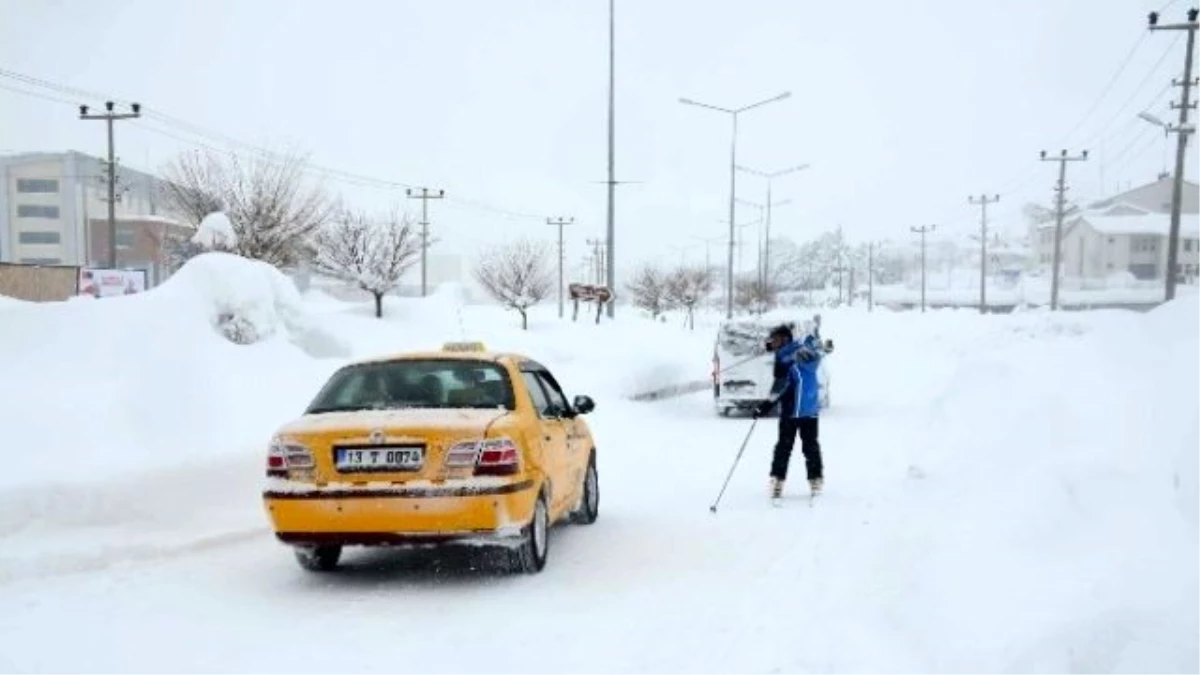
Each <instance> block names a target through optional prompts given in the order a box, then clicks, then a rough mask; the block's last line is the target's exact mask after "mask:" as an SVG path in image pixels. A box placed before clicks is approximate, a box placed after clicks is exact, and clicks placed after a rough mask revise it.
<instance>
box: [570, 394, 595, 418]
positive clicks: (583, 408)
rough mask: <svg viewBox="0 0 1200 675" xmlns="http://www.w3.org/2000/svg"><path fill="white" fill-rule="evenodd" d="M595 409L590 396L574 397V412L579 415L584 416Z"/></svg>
mask: <svg viewBox="0 0 1200 675" xmlns="http://www.w3.org/2000/svg"><path fill="white" fill-rule="evenodd" d="M595 409H596V402H595V401H593V400H592V397H591V396H576V397H575V412H577V413H579V414H580V415H586V414H588V413H590V412H592V411H593V410H595Z"/></svg>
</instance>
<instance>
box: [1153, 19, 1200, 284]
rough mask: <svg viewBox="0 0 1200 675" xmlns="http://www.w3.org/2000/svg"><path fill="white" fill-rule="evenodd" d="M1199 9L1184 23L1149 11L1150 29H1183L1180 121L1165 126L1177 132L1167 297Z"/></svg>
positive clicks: (1173, 270) (1175, 258)
mask: <svg viewBox="0 0 1200 675" xmlns="http://www.w3.org/2000/svg"><path fill="white" fill-rule="evenodd" d="M1198 13H1200V10H1197V8H1195V7H1193V8H1192V9H1189V10H1188V12H1187V18H1188V20H1187V23H1176V24H1168V25H1165V26H1160V25H1158V12H1150V30H1152V31H1153V30H1186V31H1187V34H1188V35H1187V51H1186V53H1185V55H1184V61H1183V81H1182V82H1181V81H1179V80H1172V81H1171V84H1173V85H1175V86H1179V87H1182V88H1183V95H1182V97H1181V99H1182V100H1181V102H1180V103H1175V102H1174V101H1172V102H1171V108H1173V109H1177V110H1179V123H1178V124H1176V125H1174V126H1173V127H1168V128H1167V131H1168V132H1174V133H1176V134H1177V135H1178V139H1177V141H1176V146H1175V176H1174V180H1173V184H1172V187H1171V232H1170V235H1169V236H1168V237H1167V270H1166V271H1167V274H1166V276H1167V285H1166V292H1165V295H1166V299H1167V300H1173V299H1175V282H1176V274H1177V268H1178V267H1179V221H1180V213H1181V210H1182V206H1183V167H1184V155H1185V153H1186V151H1187V137H1188V135H1189V134H1192V133H1195V131H1196V128H1195V125H1192V124H1188V110H1191V109H1193V108H1195V107H1196V104H1195V103H1192V102H1191V93H1192V87H1193V86H1195V85H1196V84H1197V83H1196V82H1195V81H1193V80H1192V59H1193V54H1195V48H1196V27H1197V22H1196V16H1197V14H1198Z"/></svg>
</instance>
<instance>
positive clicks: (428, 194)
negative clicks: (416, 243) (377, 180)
mask: <svg viewBox="0 0 1200 675" xmlns="http://www.w3.org/2000/svg"><path fill="white" fill-rule="evenodd" d="M420 190H421V193H420V194H417V193H416V192H415V191H414V190H413V189H412V188H407V189H406V190H405V191H404V193H405V194H407V195H408V198H409V199H420V200H421V297H422V298H423V297H425V295H426V293H427V290H426V279H427V278H428V276H427V268H426V265H425V257H426V254H427V252H428V251H429V200H430V199H443V198H444V197H445V196H446V191H445V190H438V191H437V192H434V191H432V190H430V189H429V188H425V187H423V188H420Z"/></svg>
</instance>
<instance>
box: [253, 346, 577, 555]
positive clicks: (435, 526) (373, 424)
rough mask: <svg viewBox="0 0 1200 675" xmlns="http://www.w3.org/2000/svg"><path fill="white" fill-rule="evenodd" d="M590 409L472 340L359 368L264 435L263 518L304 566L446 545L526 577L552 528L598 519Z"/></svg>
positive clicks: (536, 368)
mask: <svg viewBox="0 0 1200 675" xmlns="http://www.w3.org/2000/svg"><path fill="white" fill-rule="evenodd" d="M593 409H595V403H594V402H593V401H592V399H591V398H589V397H587V396H576V397H575V398H574V399H573V400H572V401H571V402H568V400H567V396H566V394H565V393H563V389H562V387H561V385H560V384H559V382H558V380H557V379H555V377H554V376H553V375H552V374H551V373H550V371H549V370H548V369H547V368H546V367H545V366H543V365H541V364H540V363H538V362H537V361H534V360H532V359H530V358H527V357H525V356H522V355H519V354H509V353H494V352H489V351H486V348H485V347H484V346H483V345H482V344H480V343H450V344H447V345H445V346H444V347H443V349H442V350H441V351H433V352H420V353H407V354H400V355H396V356H391V357H386V358H376V359H370V360H363V361H357V362H354V363H351V364H349V365H346V366H344V367H342V368H341V369H339V370H338V371H337V372H335V373H334V374H333V375H332V376H331V377H330V378H329V380H328V381H327V382H326V383H325V385H324V387H322V389H321V390H320V392H319V393H318V394H317V395H316V398H315V399H313V401H312V403H310V404H309V406H308V409H307V410H306V411H305V412H304V414H303V415H302V416H301V417H300V418H299V419H297V420H295V421H293V422H291V423H289V424H287V425H285V426H284V427H283V428H282V429H280V430H279V431H278V432H277V433H276V435H275V437H274V438H273V439H272V440H271V444H270V448H269V451H268V453H267V468H266V473H267V485H266V487H265V488H264V491H263V500H264V502H265V505H266V511H267V514H268V517H269V519H270V522H271V525H272V527H273V529H274V531H275V535H276V537H277V538H278V539H279V540H280V541H282V542H284V543H285V544H289V545H291V546H292V547H293V548H294V551H295V554H296V559H297V561H298V562H299V563H300V565H301V566H302V567H304V568H305V569H308V570H312V571H329V570H333V569H334V568H336V567H337V565H338V561H339V560H340V558H341V554H342V549H343V547H346V546H390V545H407V544H443V543H458V544H472V545H485V546H496V547H501V548H503V549H506V550H507V553H506V555H507V556H508V560H509V561H510V563H511V567H512V568H513V571H518V572H529V573H536V572H539V571H541V570H542V568H543V567H544V566H545V564H546V556H547V553H548V551H549V539H548V537H547V534H548V530H549V529H550V527H551V526H552V525H554V524H556V523H558V522H560V521H573V522H577V523H583V524H590V523H593V522H595V521H596V518H597V516H598V515H599V507H600V484H599V474H598V473H597V470H596V445H595V443H594V442H593V440H592V434H591V431H590V430H589V429H588V425H587V422H585V421H584V419H583V416H584V415H586V414H588V413H590V412H591V411H592V410H593Z"/></svg>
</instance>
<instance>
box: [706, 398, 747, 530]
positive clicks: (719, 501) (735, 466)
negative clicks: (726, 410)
mask: <svg viewBox="0 0 1200 675" xmlns="http://www.w3.org/2000/svg"><path fill="white" fill-rule="evenodd" d="M757 424H758V418H757V417H755V418H754V421H753V422H751V423H750V430H749V431H747V432H746V439H745V440H744V441H742V447H741V448H739V449H738V453H737V457H734V458H733V466H731V467H729V475H728V476H725V484H724V485H722V486H721V492H720V493H719V494H718V495H717V501H715V502H713V505H712V506H710V507H708V510H709V511H712V512H713V513H716V512H717V504H720V503H721V497H723V496H724V495H725V488H727V487H729V479H730V478H733V472H734V470H735V469H737V465H738V462H740V461H741V460H742V453H743V452H745V451H746V445H747V444H748V443H749V442H750V435H751V434H753V433H754V427H755V426H756V425H757Z"/></svg>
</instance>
